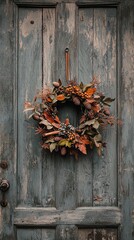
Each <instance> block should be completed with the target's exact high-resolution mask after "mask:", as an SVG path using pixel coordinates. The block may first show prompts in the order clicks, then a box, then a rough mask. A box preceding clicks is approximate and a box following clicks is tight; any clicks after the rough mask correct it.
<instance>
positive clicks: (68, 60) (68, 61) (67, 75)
mask: <svg viewBox="0 0 134 240" xmlns="http://www.w3.org/2000/svg"><path fill="white" fill-rule="evenodd" d="M65 64H66V81H67V82H69V80H70V79H69V78H70V65H69V64H70V59H69V48H66V49H65Z"/></svg>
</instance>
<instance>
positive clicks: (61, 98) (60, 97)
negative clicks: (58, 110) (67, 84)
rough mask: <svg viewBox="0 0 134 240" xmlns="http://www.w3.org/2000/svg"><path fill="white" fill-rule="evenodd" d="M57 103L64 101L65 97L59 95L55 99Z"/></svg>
mask: <svg viewBox="0 0 134 240" xmlns="http://www.w3.org/2000/svg"><path fill="white" fill-rule="evenodd" d="M56 99H57V100H58V101H63V100H64V99H65V96H64V95H63V94H60V95H58V96H57V98H56Z"/></svg>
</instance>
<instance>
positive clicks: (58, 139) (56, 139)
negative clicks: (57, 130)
mask: <svg viewBox="0 0 134 240" xmlns="http://www.w3.org/2000/svg"><path fill="white" fill-rule="evenodd" d="M61 139H62V138H61V137H55V138H54V140H55V141H56V142H58V141H60V140H61Z"/></svg>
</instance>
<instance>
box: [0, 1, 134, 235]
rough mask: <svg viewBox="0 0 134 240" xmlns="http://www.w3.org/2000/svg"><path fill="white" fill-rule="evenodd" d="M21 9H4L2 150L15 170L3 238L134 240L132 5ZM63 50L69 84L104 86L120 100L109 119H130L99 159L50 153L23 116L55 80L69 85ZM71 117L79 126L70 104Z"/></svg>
mask: <svg viewBox="0 0 134 240" xmlns="http://www.w3.org/2000/svg"><path fill="white" fill-rule="evenodd" d="M15 2H16V4H15V3H13V1H12V0H9V1H6V2H5V3H4V2H2V3H0V7H1V9H0V13H1V19H4V20H2V21H0V24H1V29H2V34H1V38H0V39H1V40H0V41H1V44H2V46H3V48H1V49H0V56H1V59H2V60H3V59H4V62H2V69H1V76H2V77H1V79H2V93H3V94H2V95H3V96H2V102H1V103H2V108H1V109H2V116H4V117H3V118H2V125H1V126H2V127H1V126H0V127H1V136H2V148H1V149H2V151H1V152H2V160H5V159H6V160H8V165H9V166H8V169H7V170H4V169H0V173H1V176H2V178H7V179H8V180H9V181H10V185H11V187H10V190H9V191H8V193H6V195H5V196H6V198H7V200H8V206H7V207H6V208H5V209H4V208H3V209H2V208H1V209H0V239H2V240H8V239H10V240H17V239H18V240H29V239H31V240H34V239H40V240H44V239H47V240H54V239H55V240H60V239H61V240H63V239H66V240H71V239H72V240H76V239H78V240H105V239H107V240H117V239H118V240H120V239H121V240H126V239H129V240H132V239H133V236H132V235H133V222H132V221H133V220H132V219H133V218H132V214H133V212H134V210H133V205H132V200H133V158H132V152H133V151H132V150H133V144H132V133H131V132H132V130H133V129H132V128H131V125H132V119H133V118H132V115H133V110H132V109H133V107H132V106H133V105H132V103H133V98H132V96H133V85H132V75H131V73H132V72H133V67H132V66H133V65H132V60H133V56H132V52H131V49H132V43H133V41H132V36H133V28H132V26H133V16H134V15H133V10H132V9H134V8H133V7H134V5H133V4H134V3H132V1H131V0H130V1H129V2H125V0H123V1H122V2H121V3H120V5H119V7H117V5H118V4H116V3H115V2H114V3H113V1H110V3H107V5H106V1H104V2H103V1H102V3H100V2H98V1H94V3H92V4H91V2H90V1H88V0H87V1H86V2H85V1H83V0H81V1H79V2H77V3H76V2H75V1H73V0H70V1H60V0H59V1H58V3H57V4H55V1H51V3H52V4H51V3H49V4H50V6H49V4H48V3H47V4H46V3H45V2H46V1H45V0H44V1H40V2H38V1H36V0H35V1H30V2H29V1H27V0H25V1H22V0H16V1H15ZM69 2H70V3H69ZM125 9H126V10H127V12H128V14H127V13H126V11H125ZM7 16H8V17H7ZM5 29H6V30H5ZM13 39H15V41H13ZM15 45H16V46H15ZM65 48H69V50H70V62H71V64H70V79H71V80H72V79H75V80H77V81H78V82H79V83H80V82H81V81H83V82H84V83H85V84H86V83H88V82H89V81H91V80H92V78H97V79H98V80H100V84H99V89H100V91H102V92H104V93H105V94H106V95H109V96H110V97H115V98H116V100H115V102H114V103H113V105H112V109H111V110H112V113H113V114H114V115H115V116H117V117H118V116H120V113H122V117H121V118H122V119H123V120H125V124H124V125H123V126H122V127H121V130H120V127H119V126H118V127H116V126H113V127H112V128H108V129H106V130H104V131H103V136H104V139H105V140H106V142H107V148H106V149H105V150H104V153H103V156H102V157H101V158H99V157H98V155H97V153H96V152H95V150H93V151H92V152H90V151H89V152H88V155H86V156H82V155H81V154H80V155H79V159H78V160H75V159H74V157H73V156H69V155H66V156H65V157H62V156H60V154H58V153H56V154H55V153H52V154H49V153H46V152H45V151H44V150H42V149H41V147H40V141H41V139H40V138H39V136H37V135H36V136H35V132H34V127H33V126H35V122H34V121H32V120H30V122H29V121H28V115H27V114H24V113H23V109H24V102H25V101H31V99H33V98H34V95H35V94H36V92H37V90H38V89H41V88H42V87H43V86H45V85H47V86H51V85H52V82H53V81H57V80H58V79H59V78H60V79H61V80H62V82H63V84H66V81H65ZM5 51H6V54H5ZM120 57H121V59H120ZM12 58H13V61H11V59H12ZM9 59H10V61H9ZM130 59H131V61H129V60H130ZM128 62H129V64H128ZM7 65H8V68H7ZM3 69H4V71H3ZM14 78H15V79H14ZM13 79H14V80H13ZM13 89H14V95H13ZM120 92H121V93H122V94H120ZM66 115H68V116H69V117H70V119H71V122H72V124H74V125H75V126H76V125H77V124H78V121H79V113H78V109H77V108H74V106H69V105H67V104H66V105H64V107H63V108H62V107H61V108H60V109H59V116H60V118H61V119H62V120H64V119H65V118H66ZM13 119H14V122H13ZM127 121H128V123H129V124H127ZM31 122H32V126H31ZM9 123H10V124H9ZM128 145H129V146H128ZM9 146H10V148H9ZM121 150H122V151H121ZM128 172H129V173H130V174H128ZM118 184H119V185H118ZM118 186H119V187H118ZM0 196H1V198H2V194H1V195H0Z"/></svg>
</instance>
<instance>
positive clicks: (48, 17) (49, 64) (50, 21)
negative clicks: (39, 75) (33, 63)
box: [43, 8, 55, 86]
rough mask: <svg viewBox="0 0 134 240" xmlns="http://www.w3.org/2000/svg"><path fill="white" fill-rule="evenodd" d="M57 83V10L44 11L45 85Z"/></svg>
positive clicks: (47, 9)
mask: <svg viewBox="0 0 134 240" xmlns="http://www.w3.org/2000/svg"><path fill="white" fill-rule="evenodd" d="M53 81H55V9H54V8H50V9H49V8H46V9H45V8H44V9H43V85H48V86H51V84H52V82H53Z"/></svg>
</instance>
